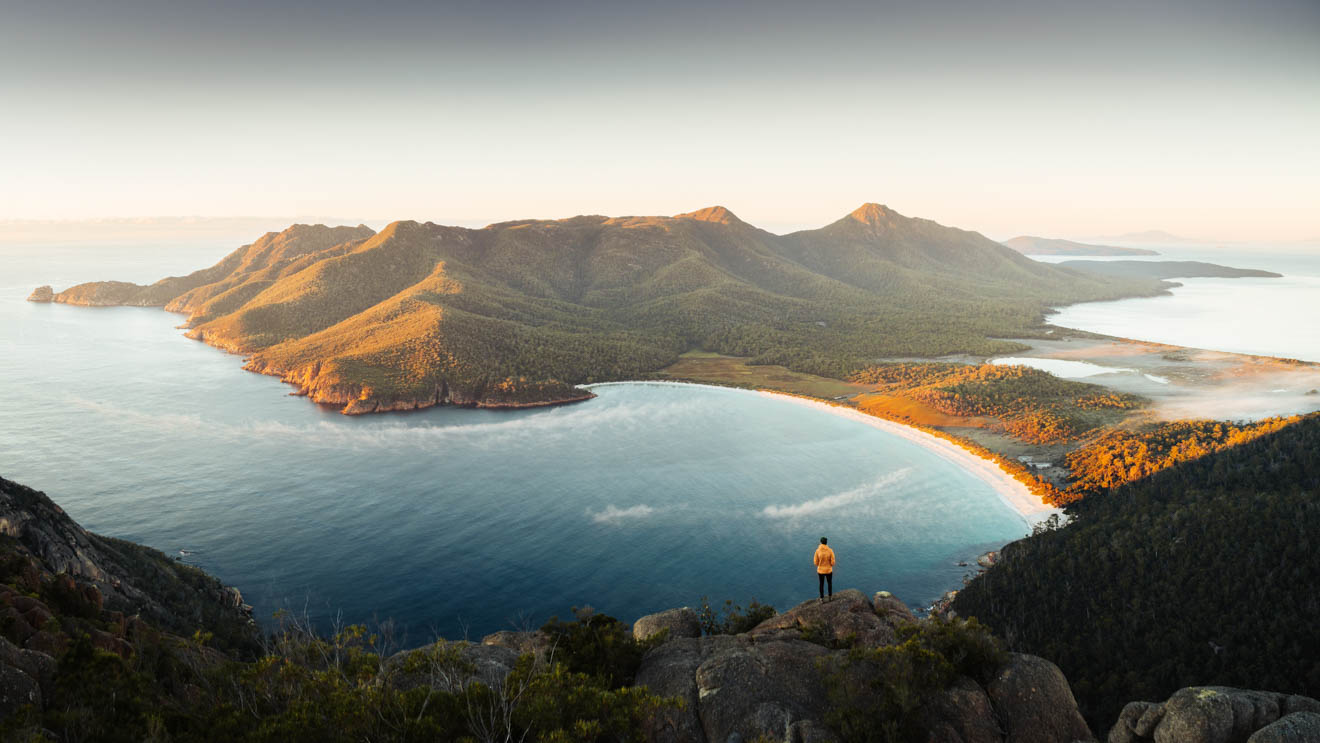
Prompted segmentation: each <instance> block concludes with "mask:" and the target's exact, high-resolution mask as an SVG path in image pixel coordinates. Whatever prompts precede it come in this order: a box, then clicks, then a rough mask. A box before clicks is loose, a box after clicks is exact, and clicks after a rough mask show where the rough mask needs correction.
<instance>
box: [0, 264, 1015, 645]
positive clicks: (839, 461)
mask: <svg viewBox="0 0 1320 743" xmlns="http://www.w3.org/2000/svg"><path fill="white" fill-rule="evenodd" d="M228 247H229V246H215V247H208V246H198V247H195V248H191V249H186V250H179V251H174V252H168V251H161V250H160V249H154V248H153V249H150V250H151V251H153V252H152V253H151V254H150V255H147V254H145V253H144V251H147V250H148V249H146V248H132V247H124V246H121V247H114V246H102V247H97V248H85V247H83V248H79V247H66V248H58V249H36V248H34V249H28V252H26V253H23V252H20V251H16V250H14V249H10V248H3V249H0V250H3V251H7V252H5V253H4V255H5V260H6V266H7V268H10V269H11V270H10V271H7V272H6V274H5V275H4V277H3V281H0V283H2V284H3V286H0V410H3V418H2V419H0V475H3V476H4V477H6V478H9V479H11V480H15V481H18V482H21V483H24V484H26V485H30V486H32V487H35V488H37V489H39V490H43V491H45V492H47V493H48V494H49V495H50V496H51V497H52V498H53V499H55V501H56V502H58V503H59V504H60V505H62V506H63V507H64V508H65V509H66V510H67V511H68V512H69V513H70V515H72V516H73V517H74V518H75V519H77V520H79V521H80V522H81V523H82V524H83V525H84V526H86V527H87V528H89V529H92V530H93V531H97V532H99V533H102V534H107V535H110V536H115V537H121V538H125V539H131V540H133V541H137V542H141V543H144V544H147V545H150V546H153V547H156V548H158V549H160V550H162V551H164V552H166V553H167V554H170V555H174V556H176V557H178V558H180V559H182V560H185V561H187V562H190V563H193V564H197V565H200V566H201V567H204V568H206V569H207V570H209V571H211V572H212V573H214V574H215V575H217V576H218V577H220V578H221V579H222V580H224V581H225V582H226V583H229V584H232V585H236V586H238V587H239V588H240V589H241V590H242V591H243V592H244V596H245V597H246V600H247V601H249V602H250V603H252V604H253V605H254V606H255V607H256V611H255V613H256V615H257V616H258V618H259V619H262V620H269V618H270V617H271V616H272V614H273V613H274V612H275V611H276V610H277V609H280V608H287V609H291V610H293V611H295V612H302V611H304V610H305V611H307V612H308V613H309V614H310V615H311V616H312V617H313V618H314V619H316V620H318V621H321V622H325V621H327V620H328V619H329V618H332V617H334V616H337V615H338V616H342V618H343V619H344V620H345V621H349V622H362V621H366V622H370V621H372V620H373V618H374V619H379V620H384V619H392V620H394V621H395V622H396V623H397V624H398V625H399V627H400V629H401V631H402V632H403V633H405V634H406V636H407V637H408V641H409V642H412V643H420V642H423V641H425V640H427V639H429V638H430V637H432V636H433V635H434V634H437V633H438V634H440V635H443V636H446V637H450V638H456V637H462V636H465V635H469V636H474V637H476V636H480V635H481V634H484V633H487V632H491V631H495V630H499V629H506V628H510V627H513V626H521V625H522V624H524V623H529V624H531V625H533V626H536V625H539V624H540V623H542V622H543V621H545V619H547V618H548V617H549V616H551V615H554V614H558V615H560V616H567V615H568V614H569V611H570V609H571V607H573V606H584V605H591V606H593V607H596V608H597V609H600V610H602V611H606V612H608V613H612V614H614V615H616V616H619V617H621V618H623V619H626V620H629V621H630V620H632V619H634V618H635V617H636V616H638V615H640V614H643V613H647V612H650V611H655V610H659V609H664V608H669V607H673V606H680V605H692V604H695V603H696V602H697V601H698V600H699V599H700V598H701V597H702V596H703V595H705V596H709V597H710V599H711V600H712V601H713V602H718V603H722V602H723V600H724V599H726V598H731V599H735V600H737V601H740V602H743V603H744V604H745V603H746V602H747V601H748V600H750V599H752V598H756V599H758V600H760V601H763V602H769V603H771V604H774V605H775V606H777V607H779V608H781V609H782V608H787V607H789V606H792V605H794V604H796V603H798V602H799V601H802V600H804V599H806V598H809V597H811V596H813V595H814V592H815V579H814V577H813V570H814V568H813V566H812V564H811V561H810V557H811V553H812V551H813V550H814V548H815V544H816V542H817V540H818V539H819V537H820V536H822V535H827V536H829V537H830V538H831V539H830V542H831V545H833V546H834V547H835V549H836V551H837V552H838V555H839V568H838V583H839V586H838V587H840V588H843V587H858V588H861V589H863V590H866V591H873V590H879V589H887V590H890V591H892V592H894V593H895V594H896V595H898V596H899V597H901V598H903V599H904V600H906V601H907V602H909V603H910V604H913V605H920V604H926V603H928V602H930V601H932V600H933V599H935V598H937V597H938V596H939V595H940V594H941V593H943V592H944V591H946V590H948V589H951V588H956V587H958V586H959V585H960V584H961V578H962V576H963V575H965V574H966V573H967V568H966V567H960V566H959V565H958V564H957V563H958V562H960V561H970V560H973V559H974V558H975V557H976V555H978V554H979V553H981V552H984V551H986V550H988V549H994V548H998V547H999V546H1001V545H1002V544H1004V543H1005V542H1007V541H1010V540H1012V539H1015V538H1017V537H1020V536H1022V535H1023V534H1025V533H1026V532H1027V531H1028V530H1029V526H1028V524H1027V522H1026V520H1025V519H1024V518H1023V517H1022V516H1021V515H1020V514H1019V513H1018V512H1017V511H1015V510H1014V509H1013V508H1011V507H1010V506H1009V505H1007V504H1006V503H1005V502H1004V501H1003V500H1002V499H1001V498H1000V496H999V494H998V493H997V492H996V491H995V489H994V487H992V485H991V484H989V483H987V481H986V479H985V478H984V477H981V476H978V475H977V474H976V473H974V472H972V471H970V470H968V469H966V468H963V467H960V466H958V465H957V464H955V463H954V462H952V461H950V460H949V459H948V458H947V457H945V456H941V454H940V453H939V452H938V451H936V450H933V449H932V448H930V447H927V446H923V445H921V444H919V443H917V442H914V441H912V440H909V439H907V438H904V437H901V436H897V435H894V434H893V433H890V432H887V431H885V430H883V429H881V428H877V427H875V426H870V425H866V424H865V423H862V422H859V421H857V420H852V419H850V418H848V417H844V416H839V415H834V414H831V413H830V412H828V411H825V410H822V409H817V408H814V407H811V406H806V405H801V404H796V403H795V402H793V401H789V400H783V399H776V398H773V397H767V396H764V395H758V394H756V393H752V392H747V391H741V390H729V389H720V388H710V387H699V386H687V385H669V384H645V383H643V384H625V385H606V386H601V387H598V388H596V392H597V394H598V395H599V397H597V398H596V399H594V400H590V401H587V402H584V403H578V404H574V405H568V406H562V407H555V408H546V409H536V410H522V411H491V410H469V409H452V408H448V409H446V408H438V409H430V410H424V411H418V412H415V413H406V414H389V415H381V416H367V417H361V418H353V417H347V416H343V415H340V414H338V413H337V412H335V411H332V410H326V409H323V408H320V407H318V406H316V405H313V404H311V403H310V402H308V401H307V400H306V399H303V398H298V397H292V396H289V395H288V394H287V393H288V392H289V390H290V388H289V387H288V386H287V385H284V384H282V383H280V382H279V381H278V380H276V379H273V378H270V377H263V376H259V375H256V374H252V373H250V372H245V371H242V369H241V368H240V359H239V358H238V357H236V356H231V355H228V354H225V353H223V352H221V351H218V350H216V349H214V348H211V347H208V346H206V345H204V344H201V343H198V342H195V341H190V340H188V339H186V338H184V337H182V335H181V332H180V331H179V330H178V329H177V328H176V326H177V325H178V324H179V323H180V322H181V321H182V318H181V316H178V315H173V314H170V313H166V312H163V311H161V310H159V309H153V308H132V307H114V308H86V307H70V306H65V305H37V304H31V303H27V302H24V301H23V299H24V297H25V296H26V295H27V293H28V292H29V291H31V289H32V287H33V286H35V285H37V284H40V283H53V284H55V285H56V286H57V287H58V288H64V287H65V286H68V285H69V284H72V283H76V282H78V281H83V280H87V279H91V278H106V277H114V278H119V279H125V280H135V281H150V280H153V279H155V278H158V277H160V276H162V275H165V274H168V273H171V272H175V273H178V272H181V271H183V270H186V269H188V268H190V267H195V266H197V265H205V264H206V263H208V262H210V261H211V260H214V258H216V257H218V256H219V255H220V254H222V253H223V252H225V251H226V250H227V249H228ZM206 251H210V252H209V253H207V252H206Z"/></svg>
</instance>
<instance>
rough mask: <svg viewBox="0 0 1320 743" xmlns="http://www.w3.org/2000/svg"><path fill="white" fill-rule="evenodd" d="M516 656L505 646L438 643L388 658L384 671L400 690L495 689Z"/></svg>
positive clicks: (515, 653)
mask: <svg viewBox="0 0 1320 743" xmlns="http://www.w3.org/2000/svg"><path fill="white" fill-rule="evenodd" d="M519 655H520V653H519V651H517V650H515V649H513V648H509V647H501V646H498V645H486V644H481V645H474V644H471V643H467V642H457V643H449V642H445V641H444V640H441V641H440V642H437V643H434V644H432V645H428V646H426V647H422V648H417V649H415V650H405V651H403V652H400V653H395V654H394V655H391V656H390V657H389V658H386V659H385V661H384V669H385V670H386V672H387V673H386V678H387V679H388V680H389V683H390V684H391V685H393V686H394V687H395V688H398V689H400V690H402V691H408V690H409V689H416V688H419V687H424V686H429V687H431V688H433V689H437V690H440V691H445V692H451V693H452V692H457V691H460V690H462V689H463V688H465V687H467V686H469V685H471V684H474V683H480V684H483V685H485V686H487V687H489V688H492V689H498V688H499V687H500V685H501V684H502V683H503V682H504V678H505V677H506V676H508V675H509V673H510V672H512V671H513V668H514V666H515V665H517V663H518V656H519Z"/></svg>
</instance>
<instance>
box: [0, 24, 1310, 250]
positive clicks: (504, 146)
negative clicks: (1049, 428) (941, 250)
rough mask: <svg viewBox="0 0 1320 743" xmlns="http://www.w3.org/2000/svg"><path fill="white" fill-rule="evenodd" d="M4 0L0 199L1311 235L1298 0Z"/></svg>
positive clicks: (377, 213) (191, 210)
mask: <svg viewBox="0 0 1320 743" xmlns="http://www.w3.org/2000/svg"><path fill="white" fill-rule="evenodd" d="M0 6H2V15H3V23H0V106H2V107H3V108H2V109H0V110H2V111H3V116H0V220H3V219H83V218H95V217H111V216H117V217H122V216H147V215H208V216H231V215H284V214H288V215H298V214H336V215H344V216H345V217H348V218H353V219H366V220H371V221H388V220H393V219H421V220H434V221H444V222H461V223H466V224H479V223H483V222H488V221H498V220H505V219H514V218H524V217H565V216H571V215H575V214H582V213H588V214H610V215H624V214H673V213H677V212H681V211H689V210H692V209H696V208H699V207H702V206H707V205H711V204H723V205H725V206H727V207H729V208H730V209H732V210H733V211H734V212H736V213H737V214H738V215H739V216H741V217H742V218H743V219H745V220H747V221H749V222H752V223H754V224H757V225H760V226H763V227H766V228H767V229H771V230H772V231H787V230H790V229H795V228H800V227H812V226H819V225H821V224H824V223H827V222H830V221H832V220H834V219H837V218H839V217H840V216H842V215H844V214H846V213H847V212H849V211H851V210H852V209H853V208H855V207H856V206H857V205H859V204H861V203H862V202H865V201H876V202H881V203H885V204H888V205H889V206H890V207H892V208H894V209H896V210H898V211H899V212H902V213H904V214H908V215H910V216H921V217H928V218H931V219H935V220H937V221H940V222H942V223H945V224H950V225H954V226H958V227H964V228H967V229H975V230H979V231H981V232H984V233H986V234H989V235H993V236H996V237H1007V236H1010V235H1013V234H1021V233H1028V234H1038V235H1046V236H1058V237H1085V236H1095V235H1105V234H1116V233H1122V232H1130V231H1135V230H1145V229H1152V228H1154V229H1162V230H1168V231H1170V232H1174V233H1179V234H1189V235H1193V236H1202V237H1207V238H1216V239H1225V240H1300V239H1305V238H1315V237H1317V236H1320V144H1317V140H1318V138H1320V2H1317V1H1316V0H1258V1H1255V2H1245V1H1233V2H1229V1H1219V0H1186V1H1184V2H1157V1H1153V0H1141V1H1140V2H1134V1H1128V0H1117V1H1116V2H1096V1H1094V0H1089V1H1088V2H1069V1H1068V0H1049V1H1047V0H1039V1H1022V2H999V3H996V2H989V1H986V0H928V1H927V2H924V3H893V2H832V1H831V2H688V1H687V0H678V1H676V2H648V3H637V4H629V3H625V2H617V1H616V2H609V1H605V0H600V1H597V0H572V1H571V2H558V3H556V2H535V1H518V2H496V1H495V0H482V1H477V0H474V1H472V2H426V1H424V0H414V1H411V2H399V1H397V0H391V1H384V2H360V0H354V1H353V2H345V1H344V0H318V1H312V0H273V1H271V2H259V1H257V0H242V1H239V2H206V3H202V2H192V0H174V1H171V2H165V1H164V0H161V1H159V2H154V1H140V0H127V1H122V0H121V1H119V2H102V1H100V0H96V1H94V2H93V1H89V0H72V1H63V2H49V1H48V0H39V1H36V2H28V1H27V0H0ZM0 229H3V227H0Z"/></svg>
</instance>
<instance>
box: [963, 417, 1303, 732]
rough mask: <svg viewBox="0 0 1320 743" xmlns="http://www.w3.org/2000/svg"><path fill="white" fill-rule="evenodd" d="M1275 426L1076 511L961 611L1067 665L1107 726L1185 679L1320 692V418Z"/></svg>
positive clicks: (1017, 553) (989, 578) (1004, 561)
mask: <svg viewBox="0 0 1320 743" xmlns="http://www.w3.org/2000/svg"><path fill="white" fill-rule="evenodd" d="M1206 425H1209V424H1206ZM1215 425H1217V426H1219V428H1220V431H1221V436H1219V437H1217V438H1218V439H1219V440H1227V439H1229V438H1230V437H1231V438H1234V439H1237V438H1239V436H1234V435H1233V434H1232V433H1231V431H1230V429H1232V428H1233V427H1231V426H1228V425H1227V424H1215ZM1170 426H1171V427H1170V428H1169V429H1168V430H1169V431H1171V432H1174V433H1175V434H1176V435H1175V436H1174V437H1173V438H1177V439H1180V438H1183V436H1184V434H1187V433H1189V432H1201V433H1205V432H1206V430H1207V429H1206V426H1205V425H1202V424H1170ZM1270 428H1272V429H1273V430H1272V432H1269V433H1266V434H1265V435H1262V436H1258V437H1254V438H1250V437H1248V438H1245V439H1243V440H1240V441H1237V442H1236V443H1235V445H1233V446H1232V447H1231V448H1223V449H1221V450H1219V451H1215V452H1212V453H1208V454H1205V455H1203V456H1200V457H1197V458H1195V459H1186V460H1182V461H1179V462H1178V463H1176V464H1172V465H1171V466H1168V467H1167V468H1165V469H1162V470H1160V471H1158V472H1156V473H1155V474H1153V475H1150V476H1147V477H1144V478H1142V479H1138V480H1135V481H1132V482H1127V483H1126V484H1124V485H1121V486H1120V487H1117V488H1115V489H1113V490H1110V491H1106V492H1104V493H1103V494H1102V495H1101V496H1100V497H1088V498H1087V499H1085V500H1083V501H1081V502H1080V503H1077V504H1075V505H1073V506H1071V507H1070V508H1069V515H1070V517H1071V521H1070V522H1069V523H1068V524H1067V525H1066V526H1063V527H1062V528H1054V529H1044V530H1041V531H1039V532H1038V533H1035V534H1033V536H1031V537H1030V538H1028V539H1025V540H1022V541H1019V542H1015V543H1013V544H1011V545H1009V546H1008V547H1006V548H1005V549H1004V551H1003V557H1002V558H1001V560H1000V562H999V563H997V564H996V565H995V566H994V567H993V568H991V569H990V570H989V571H987V572H986V573H985V574H983V575H981V576H980V577H978V578H976V579H975V580H973V581H972V582H971V584H970V585H968V586H967V587H966V588H964V589H963V590H962V591H960V592H959V593H958V596H957V598H956V599H955V600H954V602H953V608H954V609H955V610H956V611H957V612H958V613H959V614H961V615H963V616H972V615H974V616H977V617H979V618H980V619H981V620H982V621H984V622H985V623H986V624H987V625H988V626H990V627H991V628H993V629H994V630H995V631H996V632H997V633H999V634H1000V635H1001V636H1003V637H1006V638H1009V639H1010V640H1011V642H1012V644H1013V646H1014V648H1015V649H1018V650H1021V651H1023V652H1029V653H1035V654H1037V655H1041V656H1044V657H1046V658H1049V659H1050V660H1052V661H1054V662H1055V663H1057V664H1058V665H1059V667H1060V668H1061V669H1062V670H1063V672H1064V674H1065V675H1066V676H1067V677H1068V680H1069V682H1070V683H1071V684H1072V688H1073V691H1074V693H1075V694H1076V696H1077V699H1078V702H1079V706H1080V708H1081V710H1082V713H1083V715H1085V717H1086V718H1087V721H1088V722H1089V723H1090V724H1091V726H1092V729H1095V730H1098V731H1102V730H1104V729H1105V728H1107V727H1108V726H1109V725H1112V724H1113V722H1114V720H1115V719H1117V715H1118V712H1119V710H1120V709H1121V708H1122V705H1123V704H1125V703H1127V702H1129V701H1133V700H1138V699H1141V700H1162V699H1165V698H1167V697H1168V696H1169V695H1170V694H1171V693H1172V692H1174V691H1176V690H1177V689H1179V688H1181V687H1184V686H1192V685H1211V684H1219V685H1226V686H1237V687H1242V688H1251V689H1269V690H1272V691H1279V692H1290V693H1298V694H1306V695H1309V696H1316V695H1317V694H1320V655H1317V653H1316V652H1315V649H1316V648H1317V647H1320V624H1317V623H1316V621H1315V617H1317V616H1320V596H1318V595H1317V593H1316V592H1315V591H1314V590H1312V587H1313V586H1316V585H1320V561H1318V560H1316V558H1315V552H1316V549H1317V547H1318V546H1320V543H1317V537H1316V535H1317V534H1320V495H1318V494H1320V416H1317V415H1311V416H1307V417H1305V418H1303V419H1302V420H1300V421H1299V422H1296V423H1293V424H1291V425H1287V426H1284V427H1282V428H1278V427H1276V426H1273V424H1271V425H1270ZM1208 430H1209V431H1210V432H1213V431H1214V430H1215V428H1214V426H1210V427H1209V429H1208Z"/></svg>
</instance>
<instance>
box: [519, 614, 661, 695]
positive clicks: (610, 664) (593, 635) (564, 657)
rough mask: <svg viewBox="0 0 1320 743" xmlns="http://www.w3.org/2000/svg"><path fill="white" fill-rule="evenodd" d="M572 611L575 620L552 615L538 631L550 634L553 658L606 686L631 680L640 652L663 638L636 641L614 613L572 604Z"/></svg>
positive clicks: (627, 682) (615, 686)
mask: <svg viewBox="0 0 1320 743" xmlns="http://www.w3.org/2000/svg"><path fill="white" fill-rule="evenodd" d="M573 613H574V615H575V617H576V620H575V621H572V622H563V621H560V620H559V618H558V617H552V618H551V619H550V621H549V622H546V624H545V626H543V627H541V631H542V632H544V633H546V634H547V635H549V636H550V639H551V642H552V643H553V646H554V648H555V659H556V660H557V661H559V662H561V663H563V664H564V665H565V666H566V667H567V668H568V670H570V671H573V672H575V673H584V674H587V675H590V676H593V677H595V678H600V679H603V680H604V681H606V682H607V683H608V684H609V686H610V688H615V689H617V688H619V687H621V686H625V685H627V684H630V683H632V680H633V677H634V676H636V675H637V667H638V666H640V665H641V663H642V656H643V655H645V654H646V651H647V650H650V649H651V648H652V647H654V646H655V645H656V644H658V643H659V642H662V641H663V639H664V638H663V637H657V638H652V639H650V640H647V641H646V642H637V641H636V640H634V639H633V636H632V628H631V627H629V626H628V625H627V624H624V623H623V622H620V621H619V620H617V619H615V618H614V617H611V616H607V615H605V614H597V613H595V612H594V611H592V610H591V609H590V608H583V609H578V608H574V609H573Z"/></svg>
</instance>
